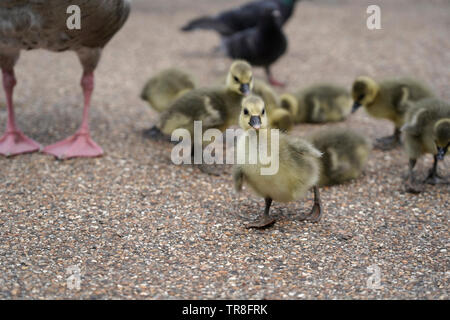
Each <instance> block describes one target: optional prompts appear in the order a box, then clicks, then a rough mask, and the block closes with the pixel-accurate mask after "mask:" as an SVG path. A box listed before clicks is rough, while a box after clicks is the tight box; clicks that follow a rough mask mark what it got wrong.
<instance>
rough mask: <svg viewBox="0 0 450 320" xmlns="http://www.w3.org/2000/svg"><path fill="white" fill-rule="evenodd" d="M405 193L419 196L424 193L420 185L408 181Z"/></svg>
mask: <svg viewBox="0 0 450 320" xmlns="http://www.w3.org/2000/svg"><path fill="white" fill-rule="evenodd" d="M405 191H406V192H408V193H413V194H419V193H421V192H422V191H423V187H422V186H421V185H419V184H418V183H417V182H413V181H411V180H408V181H406V183H405Z"/></svg>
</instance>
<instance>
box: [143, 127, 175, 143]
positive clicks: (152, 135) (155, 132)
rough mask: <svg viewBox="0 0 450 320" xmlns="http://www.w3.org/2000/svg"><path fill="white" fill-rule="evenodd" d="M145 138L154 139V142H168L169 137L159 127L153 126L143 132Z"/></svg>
mask: <svg viewBox="0 0 450 320" xmlns="http://www.w3.org/2000/svg"><path fill="white" fill-rule="evenodd" d="M142 133H143V135H144V137H146V138H149V139H152V140H164V141H168V140H169V139H168V137H167V136H166V135H165V134H164V133H162V132H161V130H159V128H158V127H157V126H153V127H151V128H149V129H146V130H144V131H143V132H142Z"/></svg>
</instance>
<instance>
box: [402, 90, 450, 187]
mask: <svg viewBox="0 0 450 320" xmlns="http://www.w3.org/2000/svg"><path fill="white" fill-rule="evenodd" d="M402 136H403V141H404V146H405V149H406V153H407V154H408V157H409V174H408V178H407V180H406V191H407V192H410V193H420V192H421V191H422V190H423V189H422V186H420V185H418V183H417V182H416V179H415V176H414V172H413V170H414V167H415V165H416V162H417V159H419V158H420V157H421V156H422V155H423V154H426V153H431V154H432V155H433V156H434V163H433V166H432V168H431V169H430V171H429V173H428V176H427V178H426V180H425V181H424V182H425V183H429V184H437V183H448V182H446V181H445V180H444V179H443V178H442V177H441V176H440V175H439V174H438V172H437V168H438V162H439V161H442V160H443V159H444V157H445V154H446V153H447V151H448V148H449V145H450V103H448V102H445V101H442V100H439V99H436V98H428V99H423V100H421V101H419V102H417V103H415V104H414V105H413V106H412V107H411V108H410V110H409V111H408V113H407V114H406V123H405V125H404V126H403V127H402Z"/></svg>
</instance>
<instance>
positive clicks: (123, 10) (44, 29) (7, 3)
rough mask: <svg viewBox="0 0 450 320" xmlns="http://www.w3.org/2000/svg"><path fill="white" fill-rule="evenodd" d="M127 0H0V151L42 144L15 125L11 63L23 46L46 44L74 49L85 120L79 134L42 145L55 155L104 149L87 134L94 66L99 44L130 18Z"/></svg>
mask: <svg viewBox="0 0 450 320" xmlns="http://www.w3.org/2000/svg"><path fill="white" fill-rule="evenodd" d="M70 6H77V7H72V8H75V10H77V8H79V13H80V17H81V19H80V28H79V29H77V28H74V29H69V27H68V24H67V22H68V19H70V17H71V15H73V14H74V13H76V12H77V11H72V10H70V9H69V10H68V8H69V7H70ZM129 12H130V4H129V1H128V0H28V1H26V0H2V1H0V68H1V69H2V73H3V86H4V89H5V94H6V100H7V107H8V123H7V128H6V133H5V134H4V135H3V136H2V137H1V138H0V154H3V155H7V156H8V155H16V154H21V153H26V152H34V151H37V150H39V149H40V148H41V147H40V145H39V144H38V143H37V142H35V141H33V140H31V139H30V138H28V137H26V136H25V135H24V134H23V133H22V132H21V131H20V130H19V129H18V128H17V126H16V123H15V118H14V107H13V99H12V96H13V88H14V86H15V84H16V78H15V75H14V66H15V64H16V63H17V61H18V59H19V55H20V52H21V50H31V49H39V48H42V49H47V50H50V51H55V52H60V51H66V50H72V51H75V52H76V53H77V55H78V57H79V59H80V62H81V65H82V68H83V75H82V79H81V86H82V89H83V94H84V111H83V121H82V124H81V127H80V129H79V130H78V131H77V133H76V134H75V135H74V136H72V137H70V138H68V139H65V140H63V141H61V142H58V143H56V144H53V145H51V146H48V147H46V148H44V152H45V153H48V154H52V155H54V156H56V157H58V158H72V157H95V156H99V155H101V154H102V153H103V150H102V149H101V148H100V147H99V146H98V145H97V144H96V143H95V142H94V141H93V140H92V139H91V138H90V133H89V125H88V122H89V118H88V114H89V107H90V98H91V94H92V91H93V88H94V70H95V68H96V67H97V64H98V62H99V60H100V57H101V52H102V49H103V47H104V46H105V45H106V44H107V43H108V41H109V40H111V38H112V37H113V36H114V34H115V33H116V32H117V31H119V29H120V28H121V27H122V26H123V24H124V23H125V21H126V20H127V18H128V15H129Z"/></svg>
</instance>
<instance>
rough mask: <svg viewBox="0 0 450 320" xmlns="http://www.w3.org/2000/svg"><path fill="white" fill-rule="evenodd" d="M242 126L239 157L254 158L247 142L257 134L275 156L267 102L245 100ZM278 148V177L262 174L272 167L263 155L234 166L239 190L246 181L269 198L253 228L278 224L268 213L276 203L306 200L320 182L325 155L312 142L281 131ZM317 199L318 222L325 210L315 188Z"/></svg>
mask: <svg viewBox="0 0 450 320" xmlns="http://www.w3.org/2000/svg"><path fill="white" fill-rule="evenodd" d="M239 124H240V126H241V128H242V129H244V130H245V133H244V134H243V135H242V136H241V137H240V138H239V140H238V143H237V155H238V157H239V155H240V156H243V155H245V159H250V156H249V152H250V150H252V148H251V147H250V146H249V144H250V143H248V142H247V141H252V140H249V139H250V138H249V137H250V136H251V135H252V134H254V133H256V135H257V137H258V142H259V143H267V144H266V145H267V148H268V150H269V151H268V154H269V155H271V154H272V153H271V152H272V148H271V143H272V139H273V137H274V136H273V133H272V131H271V130H267V128H268V117H267V113H266V112H265V107H264V102H263V100H262V99H261V98H260V97H257V96H250V97H248V98H245V99H244V100H243V102H242V111H241V115H240V118H239ZM253 130H256V132H255V131H253ZM275 137H276V136H275ZM275 143H276V142H275ZM278 146H279V157H278V164H279V166H278V171H277V172H276V173H274V174H270V175H264V174H262V171H261V170H262V169H263V168H265V169H268V168H270V167H271V165H272V164H263V163H261V161H260V160H261V159H260V157H259V154H258V156H257V157H256V158H257V161H256V164H252V163H250V161H248V160H247V161H246V162H245V163H243V164H236V165H235V167H234V173H233V178H234V184H235V189H236V190H237V191H240V190H241V189H242V185H243V183H244V182H245V183H247V184H248V185H249V186H250V188H251V189H252V190H253V191H254V192H255V193H256V194H257V195H259V196H261V197H263V198H265V199H266V211H265V214H264V217H263V219H262V220H261V221H259V222H257V223H255V224H253V225H250V227H264V226H266V225H268V224H270V223H273V222H274V220H273V219H271V218H269V214H268V213H269V208H270V204H271V202H272V200H275V201H280V202H289V201H294V200H298V199H300V198H302V197H304V196H305V194H306V193H307V191H308V190H310V189H311V188H312V187H315V186H316V184H317V182H318V180H319V174H320V160H319V158H320V157H321V153H320V151H318V150H317V149H316V148H314V147H313V146H312V144H311V143H309V142H307V141H306V140H303V139H301V138H298V137H293V136H288V135H285V134H283V133H281V132H279V141H278ZM257 152H258V151H257ZM275 156H276V155H275ZM238 159H239V158H238ZM272 160H273V159H272ZM315 196H316V199H317V201H316V203H315V207H314V209H313V213H312V214H311V216H314V218H312V220H314V221H318V220H319V219H320V214H321V209H320V202H319V197H318V190H317V189H315Z"/></svg>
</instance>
